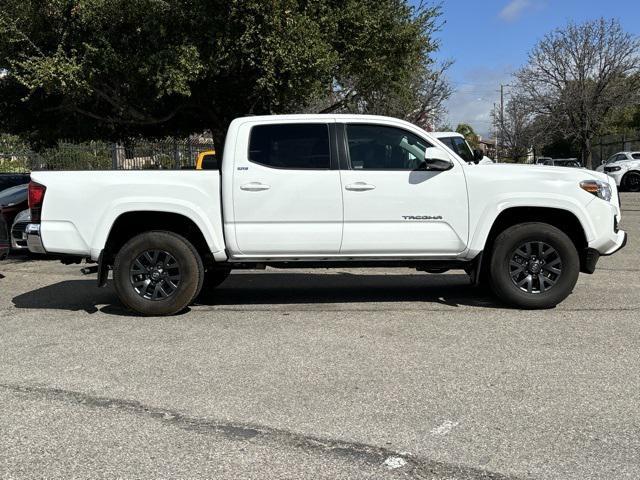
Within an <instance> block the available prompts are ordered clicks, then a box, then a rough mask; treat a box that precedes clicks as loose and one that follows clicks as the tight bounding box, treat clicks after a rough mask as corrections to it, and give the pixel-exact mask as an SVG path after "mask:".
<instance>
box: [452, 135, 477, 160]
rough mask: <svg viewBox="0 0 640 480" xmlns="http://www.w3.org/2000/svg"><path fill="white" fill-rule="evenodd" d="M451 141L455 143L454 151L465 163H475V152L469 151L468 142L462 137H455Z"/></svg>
mask: <svg viewBox="0 0 640 480" xmlns="http://www.w3.org/2000/svg"><path fill="white" fill-rule="evenodd" d="M451 140H452V142H453V151H454V152H456V153H457V154H458V155H459V156H460V158H462V159H463V160H464V161H465V162H473V152H472V151H471V150H470V149H469V145H467V141H466V140H465V139H464V138H461V137H453V138H452V139H451Z"/></svg>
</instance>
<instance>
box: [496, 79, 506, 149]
mask: <svg viewBox="0 0 640 480" xmlns="http://www.w3.org/2000/svg"><path fill="white" fill-rule="evenodd" d="M508 86H509V84H507V83H505V84H502V83H501V84H500V122H499V127H498V128H499V135H497V136H496V157H497V158H498V160H499V159H500V153H502V143H503V142H502V137H503V133H504V87H508Z"/></svg>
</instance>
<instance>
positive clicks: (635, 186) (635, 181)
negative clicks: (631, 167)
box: [622, 172, 640, 192]
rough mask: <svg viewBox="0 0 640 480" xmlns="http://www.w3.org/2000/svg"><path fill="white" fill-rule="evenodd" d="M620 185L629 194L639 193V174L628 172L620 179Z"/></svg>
mask: <svg viewBox="0 0 640 480" xmlns="http://www.w3.org/2000/svg"><path fill="white" fill-rule="evenodd" d="M622 185H623V186H624V188H625V190H628V191H629V192H640V173H638V172H629V173H627V174H626V175H625V176H624V178H623V179H622Z"/></svg>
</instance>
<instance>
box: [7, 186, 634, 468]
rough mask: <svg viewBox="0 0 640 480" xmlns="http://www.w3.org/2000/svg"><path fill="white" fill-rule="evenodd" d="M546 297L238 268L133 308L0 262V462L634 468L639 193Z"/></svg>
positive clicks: (442, 283)
mask: <svg viewBox="0 0 640 480" xmlns="http://www.w3.org/2000/svg"><path fill="white" fill-rule="evenodd" d="M622 197H623V209H624V211H623V222H622V226H623V228H625V229H626V230H627V231H628V233H629V242H628V244H627V247H626V248H625V249H624V250H623V251H621V252H620V253H618V254H616V255H614V256H612V257H607V258H602V259H601V260H600V263H599V268H598V270H597V271H596V273H595V274H594V275H584V274H583V275H581V276H580V279H579V281H578V285H577V286H576V288H575V291H574V293H573V294H572V295H571V296H570V297H569V298H568V299H567V300H566V301H565V302H563V303H562V304H561V305H559V306H558V307H557V308H555V309H552V310H545V311H521V310H513V309H508V308H504V307H503V306H502V305H500V304H498V303H496V302H495V300H493V298H491V297H489V296H486V295H485V294H483V293H482V292H481V291H478V290H475V289H473V288H471V287H470V286H469V280H468V277H467V276H466V275H459V274H445V275H428V274H424V273H417V272H413V271H410V270H395V269H394V270H376V271H372V270H357V269H356V270H353V269H349V270H343V271H335V270H327V271H323V270H315V271H303V270H294V271H270V272H258V273H256V272H242V273H234V274H233V275H232V276H231V277H230V278H229V279H228V280H227V281H226V282H225V283H224V284H223V285H222V286H221V287H220V288H219V289H218V290H217V291H216V293H215V295H213V297H212V299H211V301H208V302H207V304H204V305H194V306H192V307H191V308H190V310H189V311H188V312H185V313H183V314H180V315H177V316H174V317H169V318H142V317H137V316H132V315H130V314H129V313H128V312H127V311H125V310H124V309H123V308H122V307H121V306H120V305H119V303H118V301H117V298H116V296H115V294H114V291H113V289H112V287H111V286H110V285H109V286H108V287H107V288H105V289H97V288H96V287H95V278H94V276H91V277H84V276H82V275H81V274H80V273H79V268H78V266H64V265H61V264H60V263H58V262H54V261H47V260H39V259H33V258H30V257H26V256H14V257H13V258H12V259H10V260H9V261H7V262H3V263H1V264H0V476H1V477H2V478H35V477H66V478H70V477H76V478H89V477H91V478H99V477H108V478H114V477H122V478H131V477H136V478H159V477H164V478H166V477H180V478H202V477H206V478H217V479H225V478H229V479H231V478H233V479H239V478H288V479H289V478H290V479H294V478H314V479H319V478H327V479H335V478H353V479H359V478H376V479H377V478H381V479H384V478H428V479H520V478H536V479H552V478H553V479H556V478H565V479H566V478H575V479H591V478H594V479H595V478H599V479H613V478H615V479H621V478H629V479H636V478H639V477H640V456H639V455H638V452H640V329H639V328H638V326H639V324H640V295H638V292H639V291H640V274H639V272H640V266H639V265H640V195H634V194H623V195H622Z"/></svg>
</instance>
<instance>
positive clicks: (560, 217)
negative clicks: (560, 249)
mask: <svg viewBox="0 0 640 480" xmlns="http://www.w3.org/2000/svg"><path fill="white" fill-rule="evenodd" d="M531 222H539V223H546V224H548V225H551V226H554V227H556V228H557V229H558V230H560V231H562V232H564V233H565V234H566V235H567V236H568V237H569V238H570V239H571V241H572V242H573V244H574V245H575V247H576V250H577V251H578V255H579V256H580V267H581V270H582V271H585V269H584V267H585V263H586V261H587V248H588V238H587V233H586V231H585V229H584V226H583V225H582V222H581V221H580V219H579V218H578V217H577V216H576V215H575V214H574V213H573V212H571V211H569V210H564V209H561V208H553V207H525V206H520V207H509V208H506V209H505V210H503V211H501V212H500V213H499V214H498V215H497V217H496V218H495V220H494V222H493V224H492V226H491V229H490V230H489V233H488V235H487V237H486V240H485V242H484V248H483V251H484V252H486V254H485V255H483V269H484V267H485V265H484V264H485V263H486V262H488V261H490V258H491V252H492V251H493V245H494V241H495V239H496V237H497V236H498V235H499V234H500V233H501V232H503V231H504V230H506V229H507V228H509V227H511V226H513V225H517V224H521V223H531Z"/></svg>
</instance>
